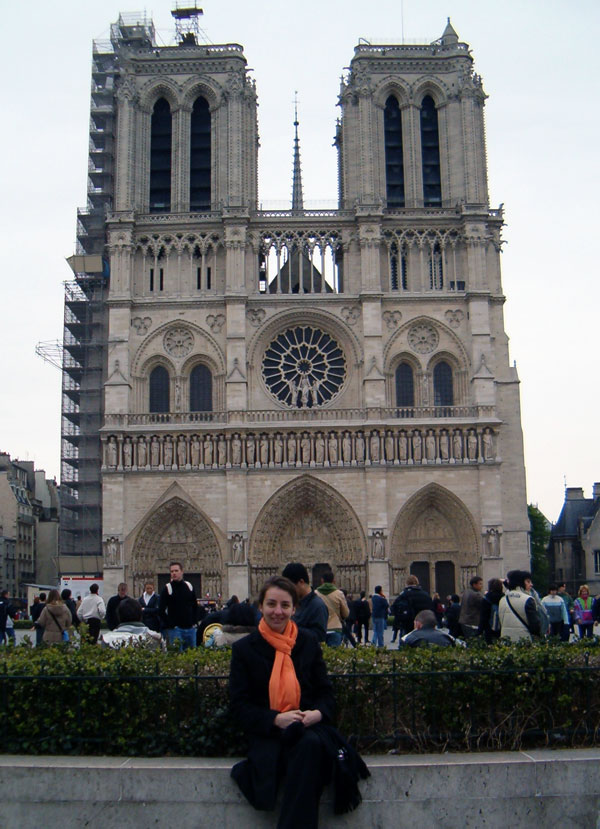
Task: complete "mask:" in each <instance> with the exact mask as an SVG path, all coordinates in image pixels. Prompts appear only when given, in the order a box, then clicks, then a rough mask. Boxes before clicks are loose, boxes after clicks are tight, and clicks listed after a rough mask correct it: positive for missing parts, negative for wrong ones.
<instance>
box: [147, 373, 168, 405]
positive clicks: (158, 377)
mask: <svg viewBox="0 0 600 829" xmlns="http://www.w3.org/2000/svg"><path fill="white" fill-rule="evenodd" d="M169 385H170V384H169V372H168V371H167V369H166V368H165V367H164V366H156V367H155V368H153V369H152V371H151V372H150V405H149V407H148V408H149V410H150V411H151V412H168V411H169V402H170V401H169Z"/></svg>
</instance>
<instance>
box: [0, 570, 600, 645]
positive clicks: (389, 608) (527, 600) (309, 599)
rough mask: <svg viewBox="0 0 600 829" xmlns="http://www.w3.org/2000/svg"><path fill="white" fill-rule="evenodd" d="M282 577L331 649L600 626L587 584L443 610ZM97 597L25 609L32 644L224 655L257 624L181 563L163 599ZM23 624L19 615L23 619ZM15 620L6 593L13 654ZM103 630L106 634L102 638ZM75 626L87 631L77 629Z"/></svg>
mask: <svg viewBox="0 0 600 829" xmlns="http://www.w3.org/2000/svg"><path fill="white" fill-rule="evenodd" d="M283 575H284V576H285V577H286V578H288V579H290V580H291V582H292V583H293V584H294V585H295V588H296V591H297V595H298V607H297V609H296V614H295V617H294V618H295V619H296V621H297V623H298V624H300V625H301V626H302V627H305V628H306V629H308V630H311V631H312V632H313V634H314V635H315V636H316V638H317V640H318V641H319V642H321V643H325V644H327V645H328V646H329V647H339V646H341V645H346V646H349V647H358V646H361V645H369V646H376V647H384V646H385V641H384V632H385V630H386V628H387V627H388V625H389V624H390V622H391V627H392V635H391V643H390V644H394V643H396V642H397V643H398V647H399V648H403V647H406V646H412V647H415V646H420V645H421V644H425V643H426V644H438V645H453V644H455V643H456V642H458V643H460V644H464V643H466V644H469V643H470V641H471V640H474V639H478V640H479V641H484V642H486V643H487V644H491V643H493V642H496V641H498V640H499V639H501V638H505V639H508V640H511V641H520V640H523V639H528V640H532V639H536V638H545V637H548V638H552V639H555V640H560V641H563V642H568V641H569V640H571V639H576V638H585V637H591V636H593V635H594V633H593V630H594V624H595V623H597V622H598V623H600V596H597V597H594V596H592V595H591V593H590V589H589V587H588V585H587V584H583V585H581V587H580V588H579V590H578V593H577V596H576V597H572V596H570V595H569V593H568V592H567V590H566V585H565V584H564V583H562V584H551V585H550V588H549V591H548V594H547V595H545V596H543V597H542V598H540V596H539V595H538V593H537V592H536V590H535V588H534V586H533V583H532V579H531V573H529V572H527V571H524V570H513V571H511V572H509V573H508V575H507V577H506V579H504V580H501V579H499V578H493V579H490V580H489V582H488V585H487V590H486V591H485V590H484V585H483V579H482V578H481V577H480V576H477V575H475V576H473V577H472V578H471V580H470V584H469V587H468V588H467V589H466V590H465V591H464V593H463V594H462V596H459V595H458V594H453V595H449V596H447V597H446V598H445V601H442V599H441V597H440V596H439V594H438V593H433V594H431V595H430V594H429V593H428V592H427V591H426V590H424V589H423V587H422V586H421V585H420V584H419V580H418V578H417V577H416V576H414V575H409V576H408V577H407V578H406V583H405V587H404V589H403V590H402V591H401V592H400V594H399V595H398V596H396V598H395V599H394V601H393V602H390V601H388V598H387V597H386V596H385V594H384V592H383V589H382V587H381V585H377V586H376V587H375V589H374V591H373V593H372V594H371V595H367V593H366V591H364V590H363V591H361V592H360V594H359V595H358V596H356V597H353V596H352V595H349V594H348V593H347V592H346V591H344V590H340V589H339V588H338V587H337V586H336V584H335V580H334V574H333V572H331V571H330V570H329V571H327V570H326V571H325V572H323V573H322V574H321V577H320V579H319V582H320V583H319V585H318V586H317V587H315V588H314V589H313V587H312V586H311V583H310V578H309V575H308V571H307V569H306V567H305V566H304V565H303V564H301V563H297V562H296V563H292V564H288V565H287V566H286V567H285V569H284V571H283ZM99 591H100V588H99V585H98V584H92V585H91V587H90V588H89V593H88V595H86V596H85V597H83V598H82V597H81V596H77V599H74V598H73V596H72V592H71V590H70V589H68V588H65V589H64V590H62V591H58V590H56V589H54V590H50V591H49V592H48V593H45V592H42V593H40V594H39V596H36V597H35V598H34V601H33V604H32V605H31V607H30V608H29V611H30V621H31V624H32V628H31V630H30V633H32V634H33V636H34V639H35V644H36V645H39V644H41V643H42V642H44V643H46V644H55V643H59V642H64V641H68V640H69V639H70V638H73V637H74V633H75V632H76V631H78V632H80V631H83V632H84V635H85V637H86V638H87V639H88V641H90V642H92V643H94V644H95V643H98V642H99V643H100V644H101V645H104V646H107V647H113V648H115V647H121V646H122V645H127V644H131V643H137V644H143V645H145V646H149V647H152V648H159V649H164V648H165V647H166V645H172V644H174V643H175V642H177V643H178V645H179V647H180V649H186V648H189V647H196V646H197V645H206V646H209V647H220V646H227V645H232V644H233V643H234V642H235V641H237V640H238V639H240V638H243V637H244V636H246V635H248V633H250V632H252V631H253V630H255V628H256V627H257V625H258V623H259V621H260V618H261V614H260V611H259V609H258V602H255V603H254V604H252V603H251V602H250V600H249V599H246V600H245V601H239V599H238V597H237V596H232V597H231V598H230V599H229V600H228V601H227V602H224V603H221V602H220V601H218V602H214V601H213V602H211V603H210V604H208V603H207V602H206V601H204V600H199V599H198V597H197V596H196V592H195V590H194V587H193V585H192V584H191V582H189V581H187V580H186V579H185V578H184V573H183V567H182V565H181V563H179V562H173V563H172V564H171V567H170V581H169V582H167V584H165V585H164V587H163V588H162V590H161V591H160V592H156V591H155V586H154V583H153V582H152V581H150V580H148V581H147V582H146V584H145V585H144V592H143V593H142V595H141V596H139V597H137V598H135V597H131V596H130V595H129V589H128V585H127V584H125V583H121V584H119V586H118V589H117V593H116V594H115V595H114V596H111V597H110V598H109V599H108V601H107V602H106V603H105V602H104V599H103V598H102V597H101V596H100V592H99ZM219 598H220V597H219ZM21 615H22V616H24V615H25V614H24V613H23V612H22V611H21ZM18 617H19V611H18V610H17V606H16V605H15V604H13V603H12V602H11V600H10V597H9V595H8V592H7V591H6V590H4V591H0V644H15V641H16V637H15V628H14V622H15V621H16V620H17V619H18ZM103 621H104V622H105V624H104V628H106V627H107V628H108V630H106V629H104V630H102V627H103ZM81 623H84V625H85V627H83V628H80V625H81ZM76 638H77V637H76Z"/></svg>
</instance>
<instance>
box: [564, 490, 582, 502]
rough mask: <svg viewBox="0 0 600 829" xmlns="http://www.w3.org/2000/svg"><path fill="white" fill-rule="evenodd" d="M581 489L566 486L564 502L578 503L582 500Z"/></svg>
mask: <svg viewBox="0 0 600 829" xmlns="http://www.w3.org/2000/svg"><path fill="white" fill-rule="evenodd" d="M583 497H584V495H583V488H582V487H580V486H568V487H567V494H566V500H567V501H579V500H583Z"/></svg>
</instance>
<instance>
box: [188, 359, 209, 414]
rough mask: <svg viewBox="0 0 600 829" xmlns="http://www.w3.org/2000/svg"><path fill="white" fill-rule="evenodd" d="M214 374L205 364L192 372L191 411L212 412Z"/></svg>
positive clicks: (195, 367) (196, 367)
mask: <svg viewBox="0 0 600 829" xmlns="http://www.w3.org/2000/svg"><path fill="white" fill-rule="evenodd" d="M212 407H213V406H212V374H211V371H210V369H209V368H208V367H207V366H204V365H201V364H200V365H197V366H194V368H193V369H192V371H191V373H190V412H212Z"/></svg>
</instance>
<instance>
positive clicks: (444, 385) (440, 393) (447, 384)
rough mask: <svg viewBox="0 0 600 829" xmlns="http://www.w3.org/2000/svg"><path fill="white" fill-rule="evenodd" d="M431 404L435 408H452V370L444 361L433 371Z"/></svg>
mask: <svg viewBox="0 0 600 829" xmlns="http://www.w3.org/2000/svg"><path fill="white" fill-rule="evenodd" d="M433 402H434V405H435V406H454V391H453V386H452V368H451V367H450V365H449V364H448V363H447V362H446V361H445V360H441V361H440V362H439V363H437V364H436V366H435V368H434V369H433Z"/></svg>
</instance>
